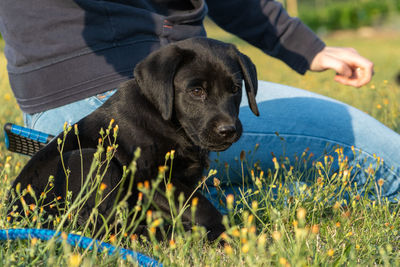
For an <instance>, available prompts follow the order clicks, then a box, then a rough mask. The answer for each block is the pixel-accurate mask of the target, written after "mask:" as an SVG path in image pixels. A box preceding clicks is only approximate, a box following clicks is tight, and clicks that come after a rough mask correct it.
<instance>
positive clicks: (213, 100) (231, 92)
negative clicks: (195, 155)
mask: <svg viewBox="0 0 400 267" xmlns="http://www.w3.org/2000/svg"><path fill="white" fill-rule="evenodd" d="M134 76H135V79H136V80H137V82H138V84H139V86H140V88H141V90H142V92H143V94H144V95H145V96H146V97H147V98H148V99H149V100H150V101H151V102H152V103H153V104H154V105H155V106H156V107H157V109H158V110H159V111H160V113H161V115H162V117H163V118H164V119H165V120H171V119H172V118H173V119H174V120H177V121H178V123H179V124H180V126H182V128H183V129H184V130H185V132H186V134H187V136H188V137H189V138H190V139H191V140H192V141H193V143H194V144H196V145H198V146H200V147H202V148H205V149H208V150H214V151H220V150H225V149H227V148H228V147H229V146H230V145H231V144H232V143H233V142H235V141H237V140H238V139H239V137H240V135H241V133H242V125H241V123H240V120H239V118H238V115H239V106H240V101H241V98H242V84H243V81H244V84H245V88H246V93H247V98H248V101H249V106H250V109H251V110H252V111H253V113H254V114H255V115H257V116H258V115H259V112H258V108H257V104H256V100H255V95H256V93H257V73H256V69H255V67H254V65H253V63H252V62H251V61H250V59H249V58H248V57H247V56H245V55H243V54H242V53H240V52H239V51H238V50H237V49H236V48H235V47H234V46H233V45H230V44H226V43H222V42H219V41H216V40H212V39H207V38H192V39H188V40H185V41H181V42H177V43H174V44H172V45H168V46H165V47H163V48H161V49H160V50H158V51H156V52H154V53H152V54H151V55H150V56H148V57H147V58H146V59H144V60H143V61H142V62H140V63H139V64H138V65H137V67H136V68H135V72H134Z"/></svg>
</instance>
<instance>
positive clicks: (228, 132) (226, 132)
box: [217, 124, 236, 138]
mask: <svg viewBox="0 0 400 267" xmlns="http://www.w3.org/2000/svg"><path fill="white" fill-rule="evenodd" d="M217 133H218V134H219V135H220V136H222V137H225V138H228V137H232V136H234V135H235V133H236V126H235V125H229V124H221V125H219V126H218V127H217Z"/></svg>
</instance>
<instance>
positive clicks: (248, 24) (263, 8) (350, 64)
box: [207, 0, 373, 87]
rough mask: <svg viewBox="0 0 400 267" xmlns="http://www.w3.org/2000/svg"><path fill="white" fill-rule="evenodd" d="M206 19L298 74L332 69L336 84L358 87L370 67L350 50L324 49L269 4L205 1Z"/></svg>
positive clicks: (279, 7) (305, 29) (367, 77)
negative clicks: (208, 18) (286, 65)
mask: <svg viewBox="0 0 400 267" xmlns="http://www.w3.org/2000/svg"><path fill="white" fill-rule="evenodd" d="M207 5H208V8H209V16H210V17H211V19H213V20H214V22H215V23H216V24H218V25H219V26H220V27H221V28H223V29H225V30H226V31H228V32H230V33H233V34H235V35H237V36H239V37H240V38H242V39H244V40H246V41H247V42H249V43H250V44H252V45H254V46H256V47H258V48H260V49H261V50H263V51H264V52H265V53H267V54H269V55H271V56H273V57H276V58H278V59H280V60H282V61H284V62H285V63H286V64H288V65H289V66H290V67H291V68H292V69H294V70H296V71H297V72H298V73H301V74H304V73H305V72H306V71H307V70H311V71H324V70H327V69H333V70H335V71H336V73H337V75H336V76H335V80H336V81H337V82H340V83H342V84H346V85H351V86H355V87H360V86H362V85H365V84H367V83H368V82H369V81H370V80H371V78H372V75H373V64H372V62H371V61H369V60H368V59H366V58H364V57H362V56H360V55H359V54H358V53H357V51H356V50H354V49H352V48H340V47H327V46H325V44H324V43H323V42H322V41H321V40H320V39H319V38H318V37H317V36H316V35H315V34H314V33H313V32H312V31H311V30H310V29H309V28H308V27H307V26H306V25H304V24H303V23H302V22H301V21H300V20H299V19H298V18H292V17H290V16H289V15H288V14H287V13H286V11H285V10H284V8H283V7H282V5H281V4H280V3H279V2H276V1H272V0H207Z"/></svg>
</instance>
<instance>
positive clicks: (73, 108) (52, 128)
mask: <svg viewBox="0 0 400 267" xmlns="http://www.w3.org/2000/svg"><path fill="white" fill-rule="evenodd" d="M115 92H116V89H114V90H110V91H107V92H105V93H102V94H98V95H95V96H91V97H88V98H85V99H83V100H80V101H77V102H73V103H71V104H67V105H64V106H61V107H58V108H53V109H49V110H46V111H44V112H38V113H34V114H28V113H23V117H24V123H25V126H26V127H28V128H31V129H35V130H38V131H41V132H44V133H47V134H52V135H54V136H56V135H58V134H59V133H60V132H62V130H63V126H64V123H65V122H67V123H68V124H69V125H73V124H74V123H76V122H78V121H79V120H80V119H82V118H83V117H86V116H87V115H89V114H90V113H92V112H93V111H95V110H96V109H97V108H98V107H100V106H101V105H103V104H104V102H106V101H107V99H108V98H110V96H112V95H113V94H114V93H115Z"/></svg>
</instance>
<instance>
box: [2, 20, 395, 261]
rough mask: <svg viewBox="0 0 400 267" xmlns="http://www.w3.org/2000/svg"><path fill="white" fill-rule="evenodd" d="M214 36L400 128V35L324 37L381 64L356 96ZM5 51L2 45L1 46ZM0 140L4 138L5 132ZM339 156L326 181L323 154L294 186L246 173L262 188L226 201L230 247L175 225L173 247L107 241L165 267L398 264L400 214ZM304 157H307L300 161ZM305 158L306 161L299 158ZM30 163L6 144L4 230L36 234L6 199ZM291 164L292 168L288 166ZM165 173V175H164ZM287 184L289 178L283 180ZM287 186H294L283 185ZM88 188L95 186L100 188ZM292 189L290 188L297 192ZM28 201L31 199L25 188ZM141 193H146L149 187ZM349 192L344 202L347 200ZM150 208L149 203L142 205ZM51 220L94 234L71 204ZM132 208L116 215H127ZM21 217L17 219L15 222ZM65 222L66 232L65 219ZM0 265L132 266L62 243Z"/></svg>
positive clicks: (5, 250) (289, 174)
mask: <svg viewBox="0 0 400 267" xmlns="http://www.w3.org/2000/svg"><path fill="white" fill-rule="evenodd" d="M208 27H209V33H210V37H214V38H218V39H221V40H223V41H229V42H234V43H236V44H237V45H238V47H239V49H240V50H241V51H243V52H244V53H246V54H247V55H249V56H250V57H251V58H252V60H253V61H254V62H255V64H256V65H257V68H258V72H259V76H260V79H264V80H268V81H273V82H278V83H283V84H288V85H292V86H296V87H300V88H304V89H307V90H310V91H314V92H317V93H321V94H324V95H327V96H330V97H333V98H336V99H338V100H341V101H343V102H346V103H349V104H351V105H353V106H355V107H357V108H359V109H361V110H363V111H365V112H367V113H369V114H371V115H372V116H373V117H375V118H377V119H378V120H380V121H381V122H383V123H384V124H386V125H387V126H389V127H391V128H392V129H394V130H395V131H398V132H399V131H400V128H399V127H400V118H399V106H400V105H399V104H400V101H399V99H400V98H399V96H400V87H399V86H398V85H396V84H395V82H394V76H395V74H396V73H397V72H398V71H400V69H399V66H400V50H399V49H398V44H399V43H400V34H399V33H391V34H386V33H385V32H383V33H382V32H375V33H374V34H373V35H372V36H362V35H359V34H355V33H353V34H349V33H341V34H336V35H332V36H327V37H326V38H325V40H326V42H327V44H329V45H337V46H351V47H354V48H356V49H357V50H358V51H359V52H360V53H361V54H362V55H365V56H367V57H368V58H370V59H372V60H373V61H374V62H375V71H376V74H375V76H374V79H373V81H372V82H371V83H370V84H369V85H368V86H365V87H363V88H360V89H355V88H351V87H346V86H341V85H339V84H337V83H335V82H334V81H333V73H331V72H327V73H318V74H317V73H307V74H306V75H305V76H304V77H302V76H300V75H298V74H296V73H294V72H293V71H291V70H290V69H289V68H288V67H287V66H285V65H284V64H283V63H281V62H279V61H277V60H274V59H271V58H270V57H268V56H266V55H264V54H263V53H262V52H260V51H259V50H257V49H255V48H252V47H250V46H249V45H248V44H246V43H244V42H243V41H241V40H238V39H237V38H234V37H233V36H231V35H229V34H227V33H225V32H222V31H220V30H219V29H217V28H216V27H215V26H213V25H208ZM2 47H3V44H2V43H0V48H2ZM0 102H1V103H2V105H1V106H0V113H1V116H0V124H2V125H3V124H4V123H5V122H6V121H10V122H15V123H17V124H22V117H21V112H20V111H19V109H18V107H17V104H16V102H15V100H14V98H13V96H12V93H11V90H10V86H9V84H8V80H7V74H6V62H5V59H4V55H3V54H0ZM0 138H3V134H0ZM340 156H341V151H340V150H337V152H336V156H335V159H336V160H338V159H339V158H340V159H341V165H340V166H341V169H340V171H339V172H337V173H336V174H335V175H328V174H326V173H327V172H326V170H328V169H329V168H330V166H331V163H332V161H333V160H334V158H332V157H325V158H324V160H322V161H321V163H318V164H315V166H314V167H313V169H312V170H309V171H313V172H314V173H315V183H313V184H311V185H309V186H300V187H296V186H295V187H294V186H293V184H294V183H295V182H296V181H297V180H298V179H299V178H300V177H301V175H302V172H304V171H301V170H300V169H297V168H296V167H294V168H291V166H290V164H288V163H285V162H282V163H278V162H276V164H275V168H274V169H271V170H260V169H258V168H256V167H254V168H253V169H252V170H250V174H251V175H250V177H247V178H248V179H250V180H253V182H254V184H256V185H257V188H256V190H254V191H248V192H243V195H241V196H239V195H238V196H236V197H235V198H234V199H232V198H231V197H228V198H227V208H229V211H230V212H229V214H228V215H227V216H226V218H225V224H226V226H227V229H228V230H227V232H226V233H225V234H224V235H223V236H222V238H223V239H224V240H225V242H226V243H225V245H224V246H218V245H217V244H209V243H207V242H206V241H205V240H204V231H203V230H202V229H200V228H194V229H193V231H192V233H185V232H184V231H182V230H181V229H180V228H179V227H178V226H177V227H176V231H175V233H174V239H173V241H168V240H166V241H164V242H158V241H156V240H154V239H152V238H150V239H148V240H142V239H140V238H137V237H136V236H134V235H132V234H131V229H129V228H128V227H125V228H124V227H123V229H122V231H120V232H118V234H117V235H113V234H112V233H111V232H109V233H108V234H107V235H106V236H105V237H104V239H103V240H104V241H106V242H110V243H112V244H115V245H118V246H122V247H125V248H130V249H134V250H136V251H139V252H142V253H144V254H147V255H150V256H153V257H155V258H157V259H159V260H160V261H161V262H163V263H164V264H165V265H166V266H271V265H273V266H281V265H282V266H332V265H348V266H353V265H359V266H366V265H386V266H393V265H394V266H396V265H400V253H399V252H400V240H399V226H400V219H399V207H398V206H397V205H391V204H389V203H387V202H385V201H371V200H369V199H368V198H366V197H364V196H360V195H358V193H357V192H356V191H355V189H354V188H353V187H352V186H350V185H349V183H348V180H349V179H351V177H349V173H350V168H351V166H349V165H348V164H347V163H346V161H345V160H344V159H343V158H341V157H340ZM302 157H303V158H307V157H308V155H307V154H304V155H303V156H302ZM300 160H301V159H300ZM26 161H27V158H26V157H24V156H19V155H16V154H12V153H9V152H8V151H6V149H5V145H4V143H3V142H0V180H1V183H2V187H1V188H0V228H2V229H3V228H12V227H34V228H36V227H40V226H41V224H42V223H43V222H42V221H41V219H42V217H41V213H40V208H39V206H34V207H27V210H30V211H29V212H28V213H29V214H23V215H20V216H22V217H24V218H25V220H24V221H20V222H15V221H14V222H12V221H11V220H9V219H10V215H9V214H7V212H6V211H7V208H8V207H9V206H10V205H11V204H10V203H8V202H7V201H6V194H7V192H8V189H9V187H10V183H11V181H12V180H13V179H14V178H15V177H16V175H17V174H18V173H19V171H20V170H21V168H22V166H23V165H24V164H25V163H26ZM292 167H293V166H292ZM163 175H164V173H161V176H160V177H162V178H163ZM373 178H374V177H373V176H371V183H370V187H369V190H370V191H371V193H373V194H379V188H380V184H379V183H378V184H376V183H375V182H373ZM283 181H286V183H284V182H283ZM287 181H290V182H287ZM92 186H98V184H94V185H92ZM293 188H294V189H293ZM24 194H29V192H28V191H25V192H24ZM143 194H150V192H148V191H146V186H144V188H143ZM344 194H346V195H347V196H348V197H347V198H344V197H343V195H344ZM139 206H140V207H144V206H145V203H142V204H140V205H139ZM70 209H71V210H72V211H71V212H70V214H71V215H68V214H67V213H68V211H64V212H62V213H61V214H60V216H59V217H56V218H52V220H54V222H55V224H56V225H58V226H59V228H60V229H61V230H62V231H65V232H74V233H82V234H84V235H86V236H89V237H93V236H94V234H93V233H91V232H90V231H89V230H87V228H86V229H85V228H77V227H75V226H74V224H73V218H74V212H73V209H74V204H72V205H71V207H70ZM125 212H126V210H123V209H121V207H119V208H118V209H116V213H117V215H118V216H121V218H123V216H124V214H125ZM140 212H141V214H142V215H143V216H147V219H148V223H149V226H150V227H156V228H157V227H159V225H160V224H162V220H161V219H160V218H159V214H158V213H157V212H154V213H153V214H150V213H147V212H146V210H145V209H144V208H142V209H140ZM15 216H16V215H15ZM62 221H66V222H67V223H66V225H63V226H60V222H62ZM0 259H1V260H0V264H1V265H4V266H25V265H29V266H33V265H35V266H36V265H39V264H42V265H54V264H58V265H62V266H66V265H67V266H79V265H80V266H93V265H95V266H97V265H98V266H115V265H118V266H135V262H134V261H132V260H127V261H122V260H120V259H119V258H118V256H116V255H114V256H108V255H106V254H105V253H96V252H90V251H85V250H82V249H77V248H74V247H71V246H69V245H67V244H65V242H63V243H61V244H56V243H54V242H44V241H40V240H35V239H32V240H30V241H15V242H13V241H10V242H2V245H1V246H0Z"/></svg>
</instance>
